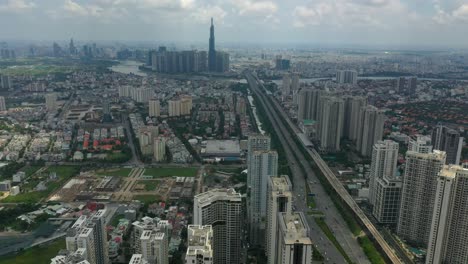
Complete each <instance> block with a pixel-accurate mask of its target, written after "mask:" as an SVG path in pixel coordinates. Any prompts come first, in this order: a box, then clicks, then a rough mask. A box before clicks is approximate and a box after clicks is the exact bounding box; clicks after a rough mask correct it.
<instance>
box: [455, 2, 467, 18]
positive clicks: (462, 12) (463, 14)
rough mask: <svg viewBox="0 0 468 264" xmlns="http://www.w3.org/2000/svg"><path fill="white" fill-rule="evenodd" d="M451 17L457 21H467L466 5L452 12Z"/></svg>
mask: <svg viewBox="0 0 468 264" xmlns="http://www.w3.org/2000/svg"><path fill="white" fill-rule="evenodd" d="M453 16H454V17H455V18H457V19H462V20H468V4H463V5H461V6H460V7H459V8H457V9H456V10H454V11H453Z"/></svg>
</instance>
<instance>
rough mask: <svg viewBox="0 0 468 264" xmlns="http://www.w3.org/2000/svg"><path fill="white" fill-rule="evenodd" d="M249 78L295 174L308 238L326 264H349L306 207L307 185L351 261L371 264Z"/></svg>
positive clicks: (298, 206) (297, 203)
mask: <svg viewBox="0 0 468 264" xmlns="http://www.w3.org/2000/svg"><path fill="white" fill-rule="evenodd" d="M246 77H247V80H248V82H249V85H250V88H251V90H252V92H253V93H255V94H256V95H257V98H258V99H259V101H260V102H256V104H258V103H260V104H262V105H263V108H264V109H265V110H266V113H267V115H268V118H269V119H270V120H271V123H272V125H273V126H274V127H275V131H276V133H277V135H278V138H279V139H280V143H281V145H282V146H283V149H284V151H285V154H286V157H287V159H288V164H289V167H290V169H291V173H292V175H289V176H290V177H292V181H293V193H294V197H293V202H294V206H295V208H296V211H302V212H304V214H305V216H306V218H307V221H308V224H309V227H310V234H309V235H310V237H311V239H312V241H313V243H314V244H315V245H317V248H318V249H319V251H320V252H321V253H322V255H323V256H324V257H325V260H326V261H325V262H326V263H346V261H345V259H344V258H343V256H342V255H341V253H340V252H339V251H338V250H337V249H336V248H335V246H334V245H333V244H332V243H331V241H329V240H328V238H327V237H326V236H325V234H324V233H323V231H322V230H321V229H320V228H319V226H318V225H317V224H316V222H315V221H314V218H313V216H311V215H308V214H307V212H308V211H309V208H308V206H307V204H306V195H307V190H306V184H309V186H310V190H311V192H313V193H315V195H316V199H315V201H316V206H317V209H318V210H320V211H322V212H323V213H324V215H325V222H326V223H327V224H328V226H329V227H330V229H331V230H332V232H334V235H335V237H336V238H337V240H338V241H339V243H340V244H341V246H342V248H343V249H344V251H345V252H346V253H347V255H348V256H349V257H350V258H351V260H352V261H353V262H355V263H370V262H369V261H368V259H367V257H366V256H365V254H364V252H363V251H362V249H361V247H360V246H359V244H358V242H357V240H356V239H355V238H354V237H353V235H352V233H351V232H350V231H349V229H348V228H347V225H346V223H345V221H344V220H343V219H342V217H341V215H340V214H339V213H338V211H337V210H336V208H335V207H334V205H333V202H332V201H331V199H330V197H329V196H328V195H327V194H326V192H325V190H324V189H323V187H322V186H321V185H320V184H316V183H314V182H318V179H317V178H316V177H315V175H313V172H312V168H311V167H310V164H309V162H308V161H307V160H306V159H305V157H304V155H303V154H302V152H301V151H300V150H299V149H298V148H297V145H296V144H295V142H294V140H293V139H292V137H291V136H290V135H289V131H288V130H287V128H286V127H285V126H284V125H283V123H282V121H281V120H280V119H279V118H278V116H277V114H276V111H274V109H273V108H272V106H271V104H270V103H269V102H267V100H265V99H264V98H263V95H262V94H260V93H261V91H260V90H259V88H258V83H257V81H256V80H255V79H254V78H253V76H251V75H247V76H246ZM301 166H302V167H304V169H305V171H307V172H308V175H304V174H303V170H302V169H301ZM306 179H307V181H306Z"/></svg>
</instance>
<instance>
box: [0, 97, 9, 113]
mask: <svg viewBox="0 0 468 264" xmlns="http://www.w3.org/2000/svg"><path fill="white" fill-rule="evenodd" d="M6 110H7V108H6V104H5V97H3V96H0V112H1V111H6Z"/></svg>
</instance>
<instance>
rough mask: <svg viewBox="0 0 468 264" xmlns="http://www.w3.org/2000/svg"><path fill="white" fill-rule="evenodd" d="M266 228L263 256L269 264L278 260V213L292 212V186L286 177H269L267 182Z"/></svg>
mask: <svg viewBox="0 0 468 264" xmlns="http://www.w3.org/2000/svg"><path fill="white" fill-rule="evenodd" d="M267 203H268V206H267V228H266V239H265V241H266V249H265V254H266V256H267V258H268V263H269V264H274V263H276V260H277V258H278V256H277V253H278V232H277V230H278V213H286V214H288V215H290V214H291V212H292V209H291V208H292V185H291V182H290V181H289V177H288V176H287V175H281V176H279V177H270V179H269V180H268V198H267Z"/></svg>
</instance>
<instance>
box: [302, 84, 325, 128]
mask: <svg viewBox="0 0 468 264" xmlns="http://www.w3.org/2000/svg"><path fill="white" fill-rule="evenodd" d="M325 94H326V93H325V91H323V90H317V89H303V90H301V91H300V92H299V98H298V111H297V120H298V121H299V122H300V121H302V120H305V119H312V120H318V119H319V113H320V112H321V111H320V108H319V107H320V101H321V100H322V97H323V96H325Z"/></svg>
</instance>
